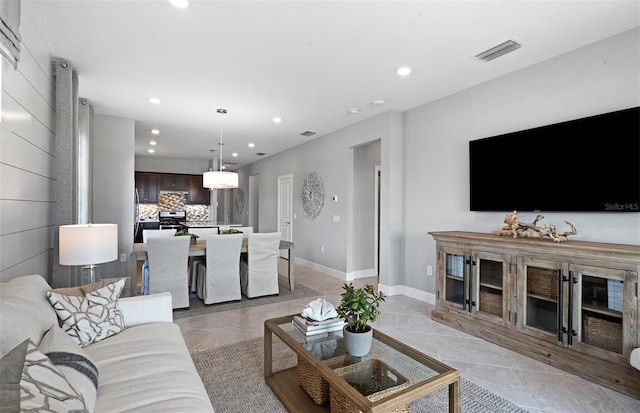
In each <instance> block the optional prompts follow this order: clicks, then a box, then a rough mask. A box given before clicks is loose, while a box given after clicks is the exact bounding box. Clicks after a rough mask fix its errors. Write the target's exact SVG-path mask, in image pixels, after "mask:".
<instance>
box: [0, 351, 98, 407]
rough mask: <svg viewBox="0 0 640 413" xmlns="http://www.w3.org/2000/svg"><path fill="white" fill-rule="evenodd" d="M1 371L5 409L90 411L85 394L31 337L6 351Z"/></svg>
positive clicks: (0, 389)
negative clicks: (85, 400) (80, 392)
mask: <svg viewBox="0 0 640 413" xmlns="http://www.w3.org/2000/svg"><path fill="white" fill-rule="evenodd" d="M0 370H1V371H2V374H0V403H2V404H1V405H2V406H3V408H5V407H6V408H9V409H11V411H20V412H45V411H47V412H70V413H88V412H89V410H87V408H86V406H85V404H84V401H83V398H82V396H80V394H78V392H77V391H76V390H75V389H74V388H73V387H72V386H71V385H70V384H69V382H68V381H67V380H66V378H65V376H64V374H63V373H62V372H61V371H60V370H59V369H58V368H57V367H56V366H55V365H53V363H51V360H49V359H48V358H47V357H46V356H45V355H44V354H42V353H41V352H40V351H39V350H38V348H37V347H36V345H35V344H34V343H33V341H31V340H28V339H27V340H25V341H23V342H22V343H21V344H19V345H18V346H17V347H15V348H14V349H13V350H11V351H10V352H9V353H7V354H5V355H4V357H2V360H0ZM18 409H19V410H18Z"/></svg>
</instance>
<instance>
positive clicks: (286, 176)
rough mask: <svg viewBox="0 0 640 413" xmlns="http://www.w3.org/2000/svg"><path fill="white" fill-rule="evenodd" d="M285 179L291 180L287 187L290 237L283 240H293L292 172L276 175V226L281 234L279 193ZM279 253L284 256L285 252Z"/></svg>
mask: <svg viewBox="0 0 640 413" xmlns="http://www.w3.org/2000/svg"><path fill="white" fill-rule="evenodd" d="M285 179H289V182H291V184H290V185H289V188H290V194H289V195H290V196H289V211H290V213H291V220H290V221H289V238H290V239H288V240H285V241H291V242H293V174H287V175H280V176H278V215H277V217H276V228H277V229H278V231H279V232H280V233H281V234H282V231H281V226H280V215H281V214H280V212H281V211H282V205H281V200H282V197H281V196H280V195H281V191H282V181H283V180H285ZM281 254H282V255H281V256H282V257H283V258H286V254H285V253H284V252H282V251H281Z"/></svg>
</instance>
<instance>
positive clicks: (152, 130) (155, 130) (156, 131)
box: [151, 129, 160, 135]
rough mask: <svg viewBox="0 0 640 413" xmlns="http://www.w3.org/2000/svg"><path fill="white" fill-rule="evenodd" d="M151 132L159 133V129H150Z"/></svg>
mask: <svg viewBox="0 0 640 413" xmlns="http://www.w3.org/2000/svg"><path fill="white" fill-rule="evenodd" d="M151 133H153V134H154V135H158V134H160V131H159V130H158V129H151Z"/></svg>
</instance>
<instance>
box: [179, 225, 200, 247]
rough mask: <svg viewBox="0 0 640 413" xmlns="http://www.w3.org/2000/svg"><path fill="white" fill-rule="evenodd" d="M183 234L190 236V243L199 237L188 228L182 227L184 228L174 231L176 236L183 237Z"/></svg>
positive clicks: (193, 242)
mask: <svg viewBox="0 0 640 413" xmlns="http://www.w3.org/2000/svg"><path fill="white" fill-rule="evenodd" d="M185 235H188V236H190V237H191V243H192V244H195V243H196V241H197V238H199V236H198V235H196V234H192V233H190V232H189V230H188V229H184V228H183V229H181V230H178V231H176V234H175V236H176V237H183V236H185Z"/></svg>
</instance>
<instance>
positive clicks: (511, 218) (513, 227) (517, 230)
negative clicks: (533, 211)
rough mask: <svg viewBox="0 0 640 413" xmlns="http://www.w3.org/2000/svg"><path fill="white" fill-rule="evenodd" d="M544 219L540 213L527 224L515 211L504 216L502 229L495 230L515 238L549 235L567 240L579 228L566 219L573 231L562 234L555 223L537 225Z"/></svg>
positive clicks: (497, 232)
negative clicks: (521, 220)
mask: <svg viewBox="0 0 640 413" xmlns="http://www.w3.org/2000/svg"><path fill="white" fill-rule="evenodd" d="M543 219H544V215H540V214H538V215H537V216H536V219H534V220H533V222H532V223H530V224H527V223H523V222H519V221H518V212H517V211H513V212H509V213H508V214H507V216H506V217H504V223H505V226H503V227H502V228H500V229H497V230H495V231H493V234H494V235H500V236H511V237H513V238H518V237H520V238H544V237H549V238H551V239H552V240H553V241H554V242H565V241H567V237H568V236H569V235H576V234H577V233H578V230H577V229H576V227H575V225H573V223H572V222H570V221H564V222H565V224H567V225H569V226H570V227H571V231H567V232H564V233H562V234H558V233H557V232H556V227H555V225H548V224H545V225H544V226H542V227H539V226H537V225H536V224H537V223H538V222H540V221H542V220H543Z"/></svg>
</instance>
